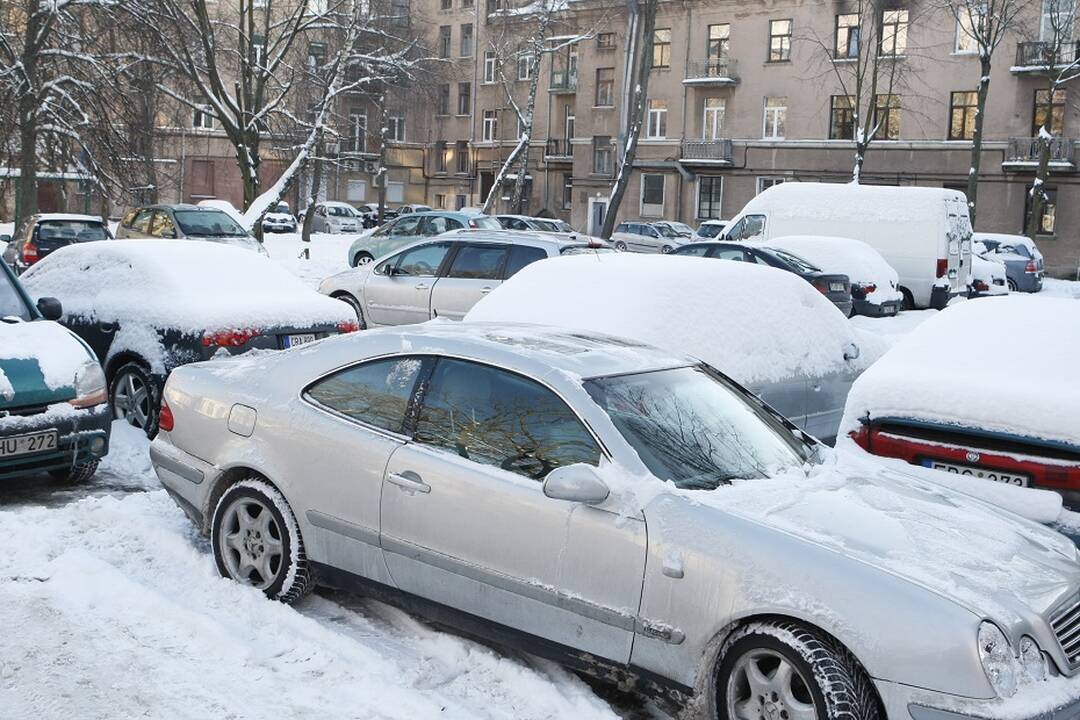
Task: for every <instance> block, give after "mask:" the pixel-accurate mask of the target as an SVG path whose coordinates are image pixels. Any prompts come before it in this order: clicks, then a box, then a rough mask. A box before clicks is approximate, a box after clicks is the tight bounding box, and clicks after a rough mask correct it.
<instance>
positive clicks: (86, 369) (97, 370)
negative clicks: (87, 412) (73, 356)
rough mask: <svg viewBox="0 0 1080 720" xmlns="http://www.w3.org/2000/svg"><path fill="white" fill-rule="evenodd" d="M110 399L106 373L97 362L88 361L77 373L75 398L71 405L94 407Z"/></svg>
mask: <svg viewBox="0 0 1080 720" xmlns="http://www.w3.org/2000/svg"><path fill="white" fill-rule="evenodd" d="M108 399H109V391H108V388H107V387H106V383H105V373H104V372H102V370H101V365H100V364H98V361H97V360H87V361H86V362H84V363H83V364H82V365H80V366H79V369H78V370H76V371H75V398H74V399H72V400H70V403H71V404H72V405H74V406H75V407H77V408H87V407H93V406H94V405H100V404H101V403H103V402H105V401H106V400H108Z"/></svg>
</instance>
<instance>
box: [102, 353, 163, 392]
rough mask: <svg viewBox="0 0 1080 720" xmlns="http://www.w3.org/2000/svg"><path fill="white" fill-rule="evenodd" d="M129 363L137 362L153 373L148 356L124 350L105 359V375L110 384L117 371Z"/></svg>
mask: <svg viewBox="0 0 1080 720" xmlns="http://www.w3.org/2000/svg"><path fill="white" fill-rule="evenodd" d="M128 363H135V364H136V365H141V366H142V367H143V368H145V369H146V372H147V373H149V374H153V369H152V368H151V366H150V362H149V361H148V360H147V359H146V358H144V357H143V356H142V355H140V354H139V353H137V352H135V351H133V350H122V351H120V352H118V353H116V354H115V355H110V356H109V357H108V358H106V359H105V363H104V368H103V369H104V370H105V377H106V378H107V379H108V382H109V383H110V384H111V383H112V381H113V378H114V377H115V376H116V373H117V371H118V370H119V369H120V368H122V367H124V366H125V365H127V364H128Z"/></svg>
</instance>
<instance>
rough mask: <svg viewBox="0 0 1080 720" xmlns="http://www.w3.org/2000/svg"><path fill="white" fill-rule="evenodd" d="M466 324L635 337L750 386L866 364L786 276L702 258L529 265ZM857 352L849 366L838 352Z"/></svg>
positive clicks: (829, 309) (574, 259)
mask: <svg viewBox="0 0 1080 720" xmlns="http://www.w3.org/2000/svg"><path fill="white" fill-rule="evenodd" d="M465 319H466V320H467V321H493V322H525V323H539V324H544V325H552V326H557V327H566V328H571V329H576V330H586V331H591V332H599V333H605V334H610V335H616V336H622V337H627V338H633V339H636V340H639V341H641V342H644V343H647V344H650V345H654V346H656V347H659V348H662V349H666V350H668V351H671V352H673V353H676V354H677V355H684V354H689V355H693V356H695V357H698V358H700V359H701V360H704V361H705V362H707V363H709V364H710V365H713V366H715V367H716V368H718V369H720V370H722V371H723V372H725V373H727V374H728V375H730V376H732V377H733V378H734V379H736V380H737V381H739V382H741V383H744V384H748V383H758V382H770V381H775V380H780V379H783V378H789V377H791V376H792V375H796V374H799V373H804V374H808V375H811V376H821V375H825V374H827V373H832V372H839V371H843V370H846V369H848V368H849V367H853V368H855V369H862V368H864V367H866V366H867V365H869V363H870V362H872V361H873V359H874V357H875V356H876V353H877V350H876V348H877V344H876V342H875V340H874V339H872V338H863V337H859V336H857V335H856V334H855V331H854V330H853V328H852V327H851V326H850V324H849V323H848V322H847V320H846V319H845V318H844V316H843V315H842V314H841V313H840V312H839V311H838V310H837V309H836V307H835V306H834V305H833V304H832V303H830V302H829V301H828V300H827V299H826V298H825V297H824V296H823V295H822V294H821V293H819V292H818V291H817V290H815V289H814V288H813V287H811V286H810V284H809V283H807V282H806V281H804V280H803V279H801V278H799V277H798V276H796V275H793V274H791V273H787V272H784V271H782V270H776V269H773V268H768V267H763V266H758V265H749V264H746V263H732V262H714V261H705V260H702V259H701V258H693V257H675V256H661V255H637V254H630V253H619V254H615V253H611V254H606V255H577V256H569V257H560V258H552V259H549V260H544V261H542V262H538V263H533V264H531V265H529V266H528V267H526V268H525V269H523V270H522V271H521V272H519V273H517V274H516V275H514V276H513V277H512V278H510V279H509V280H508V281H506V282H505V283H503V284H502V285H500V286H499V287H498V288H496V289H495V290H494V291H493V292H492V293H491V294H490V295H487V296H486V297H485V298H484V299H483V300H481V301H480V302H479V303H478V304H477V305H476V306H474V307H473V309H472V310H471V311H470V312H469V314H468V315H467V316H466V318H465ZM850 344H855V345H858V346H859V347H860V348H861V355H860V357H859V359H858V360H856V361H854V362H853V363H848V362H847V361H845V360H844V350H845V347H847V346H848V345H850Z"/></svg>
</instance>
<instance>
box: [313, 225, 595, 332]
mask: <svg viewBox="0 0 1080 720" xmlns="http://www.w3.org/2000/svg"><path fill="white" fill-rule="evenodd" d="M487 219H488V220H491V218H487ZM596 249H597V248H596V247H595V246H592V245H590V244H588V243H585V242H580V241H577V242H575V241H569V240H563V239H561V238H557V237H552V236H550V235H546V234H543V233H534V232H522V231H515V230H501V229H500V230H463V229H457V230H451V231H449V232H446V233H443V234H440V235H439V236H438V237H432V238H427V239H425V240H423V241H420V242H415V243H412V244H410V245H408V246H406V247H404V248H401V249H400V250H398V251H397V252H395V253H393V254H392V255H390V256H389V257H381V258H379V260H377V261H376V262H374V263H367V264H364V265H362V266H360V267H358V268H356V269H354V270H345V271H344V272H340V273H337V274H336V275H331V276H330V277H328V278H326V279H325V280H323V282H322V284H321V285H319V292H321V293H323V294H324V295H329V296H330V297H333V298H337V299H338V300H342V301H344V302H346V303H348V304H349V306H350V307H352V308H353V310H354V311H355V312H356V317H357V319H358V320H359V322H360V325H361V327H365V328H369V327H379V326H383V325H404V324H406V323H415V322H424V321H425V320H430V319H431V318H436V317H439V318H448V319H451V320H460V319H462V318H463V317H464V316H465V313H467V312H468V311H469V309H470V308H471V307H472V306H473V305H475V304H476V302H477V301H479V300H480V298H482V297H484V296H485V295H487V294H488V293H489V292H491V291H492V290H493V289H494V288H496V287H498V286H499V285H500V284H501V283H502V282H503V281H505V280H506V279H507V278H509V277H511V276H513V275H514V274H515V273H516V272H518V271H519V270H521V269H522V268H523V267H525V266H526V265H529V264H531V263H534V262H536V261H538V260H543V259H544V258H548V257H557V256H559V255H569V254H573V253H582V252H594V251H595V250H596Z"/></svg>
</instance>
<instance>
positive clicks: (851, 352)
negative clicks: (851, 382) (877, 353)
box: [844, 343, 861, 360]
mask: <svg viewBox="0 0 1080 720" xmlns="http://www.w3.org/2000/svg"><path fill="white" fill-rule="evenodd" d="M860 354H861V352H860V350H859V346H858V345H856V344H855V343H848V344H847V345H845V346H844V359H845V360H857V359H858V358H859V355H860Z"/></svg>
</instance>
